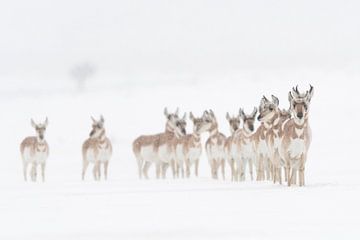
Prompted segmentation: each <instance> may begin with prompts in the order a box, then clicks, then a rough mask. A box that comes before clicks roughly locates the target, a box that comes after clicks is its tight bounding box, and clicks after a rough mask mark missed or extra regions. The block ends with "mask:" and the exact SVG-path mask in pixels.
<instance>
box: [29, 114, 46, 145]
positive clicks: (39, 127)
mask: <svg viewBox="0 0 360 240" xmlns="http://www.w3.org/2000/svg"><path fill="white" fill-rule="evenodd" d="M48 123H49V121H48V118H47V117H46V119H45V121H44V123H39V124H36V123H35V122H34V120H33V119H31V126H32V127H33V128H35V130H36V134H37V138H38V140H40V141H43V140H44V138H45V132H46V127H47V125H48Z"/></svg>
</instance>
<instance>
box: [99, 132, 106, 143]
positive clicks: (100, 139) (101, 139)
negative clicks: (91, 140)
mask: <svg viewBox="0 0 360 240" xmlns="http://www.w3.org/2000/svg"><path fill="white" fill-rule="evenodd" d="M98 139H99V141H100V142H104V141H105V140H106V134H105V129H104V130H103V131H102V133H101V134H100V136H99V137H98Z"/></svg>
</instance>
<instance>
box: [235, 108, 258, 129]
mask: <svg viewBox="0 0 360 240" xmlns="http://www.w3.org/2000/svg"><path fill="white" fill-rule="evenodd" d="M239 113H240V117H241V119H242V120H243V123H244V129H245V131H246V132H248V133H251V132H253V131H254V123H255V119H256V113H257V108H256V107H254V110H253V112H252V113H251V114H250V115H247V114H245V113H244V110H243V109H242V108H240V111H239Z"/></svg>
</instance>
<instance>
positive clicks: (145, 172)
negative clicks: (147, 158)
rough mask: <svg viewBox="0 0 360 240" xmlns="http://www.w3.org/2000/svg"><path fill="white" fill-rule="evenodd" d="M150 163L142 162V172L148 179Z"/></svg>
mask: <svg viewBox="0 0 360 240" xmlns="http://www.w3.org/2000/svg"><path fill="white" fill-rule="evenodd" d="M150 165H151V163H150V162H145V164H144V168H143V174H144V177H145V178H146V179H149V176H148V172H149V167H150Z"/></svg>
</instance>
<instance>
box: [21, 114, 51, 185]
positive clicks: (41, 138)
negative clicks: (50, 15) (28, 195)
mask: <svg viewBox="0 0 360 240" xmlns="http://www.w3.org/2000/svg"><path fill="white" fill-rule="evenodd" d="M47 125H48V118H46V119H45V122H44V123H39V124H36V123H35V122H34V120H32V119H31V126H32V127H33V128H35V131H36V137H35V136H33V137H27V138H25V139H24V140H23V141H22V142H21V144H20V152H21V158H22V161H23V171H24V180H25V181H27V169H28V165H29V164H30V165H31V172H30V177H31V180H32V181H33V182H35V181H36V176H37V166H38V165H40V166H41V176H42V181H43V182H44V181H45V166H46V159H47V158H48V156H49V145H48V144H47V142H46V140H45V131H46V127H47Z"/></svg>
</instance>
